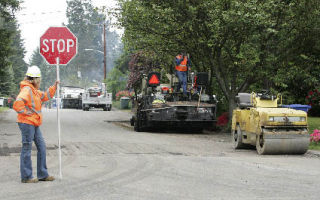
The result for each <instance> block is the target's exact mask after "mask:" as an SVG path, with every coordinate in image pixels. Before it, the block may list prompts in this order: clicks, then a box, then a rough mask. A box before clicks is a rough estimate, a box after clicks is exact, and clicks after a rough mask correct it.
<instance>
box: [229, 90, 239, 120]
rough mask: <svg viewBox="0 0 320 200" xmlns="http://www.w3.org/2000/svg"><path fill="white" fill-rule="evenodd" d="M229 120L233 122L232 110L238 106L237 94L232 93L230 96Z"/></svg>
mask: <svg viewBox="0 0 320 200" xmlns="http://www.w3.org/2000/svg"><path fill="white" fill-rule="evenodd" d="M228 103H229V115H228V116H229V121H230V122H231V120H232V112H233V110H234V109H235V108H236V107H237V104H236V101H235V95H234V94H232V95H230V96H229V102H228Z"/></svg>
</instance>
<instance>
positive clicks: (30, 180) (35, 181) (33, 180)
mask: <svg viewBox="0 0 320 200" xmlns="http://www.w3.org/2000/svg"><path fill="white" fill-rule="evenodd" d="M38 182H39V180H38V179H37V178H32V179H28V180H21V183H38Z"/></svg>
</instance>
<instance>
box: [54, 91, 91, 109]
mask: <svg viewBox="0 0 320 200" xmlns="http://www.w3.org/2000/svg"><path fill="white" fill-rule="evenodd" d="M84 92H85V90H84V89H83V88H81V87H75V86H62V87H61V89H60V94H61V98H62V108H76V109H81V108H82V94H83V93H84Z"/></svg>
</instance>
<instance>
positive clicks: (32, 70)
mask: <svg viewBox="0 0 320 200" xmlns="http://www.w3.org/2000/svg"><path fill="white" fill-rule="evenodd" d="M26 76H29V77H33V78H37V77H39V78H40V77H41V71H40V69H39V67H37V66H35V65H33V66H31V67H28V70H27V73H26Z"/></svg>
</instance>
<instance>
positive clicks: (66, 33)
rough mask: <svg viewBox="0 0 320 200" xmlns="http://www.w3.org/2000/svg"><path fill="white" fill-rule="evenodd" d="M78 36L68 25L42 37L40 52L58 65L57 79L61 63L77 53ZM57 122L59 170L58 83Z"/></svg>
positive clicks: (58, 88) (53, 28)
mask: <svg viewBox="0 0 320 200" xmlns="http://www.w3.org/2000/svg"><path fill="white" fill-rule="evenodd" d="M77 44H78V43H77V37H76V36H75V35H74V34H73V33H72V32H71V31H70V30H69V29H68V28H67V27H50V28H49V29H48V30H47V31H46V32H45V33H44V34H43V35H42V36H41V37H40V54H41V55H42V57H43V58H44V59H45V60H46V61H47V63H48V64H50V65H56V67H57V81H58V82H59V81H60V73H59V65H67V64H68V63H69V62H70V60H71V59H72V58H73V57H74V56H75V55H76V54H77V49H78V48H77ZM57 91H58V92H57V98H56V99H57V122H58V147H59V169H60V170H59V171H60V179H62V170H61V166H62V164H61V141H60V114H59V107H60V105H59V104H60V94H59V91H60V85H59V84H58V85H57Z"/></svg>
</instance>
